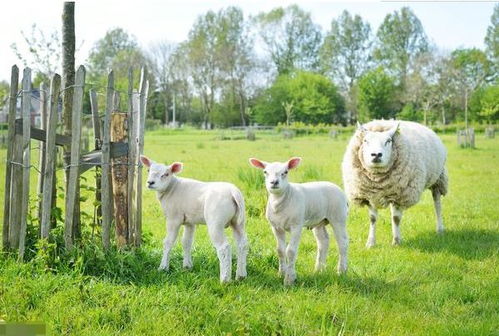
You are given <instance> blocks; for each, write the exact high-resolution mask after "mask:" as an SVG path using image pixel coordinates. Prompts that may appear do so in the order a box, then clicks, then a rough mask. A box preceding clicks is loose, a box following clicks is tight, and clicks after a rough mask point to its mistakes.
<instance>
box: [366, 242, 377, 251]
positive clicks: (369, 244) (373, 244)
mask: <svg viewBox="0 0 499 336" xmlns="http://www.w3.org/2000/svg"><path fill="white" fill-rule="evenodd" d="M375 245H376V243H375V242H372V241H368V242H367V243H366V247H367V248H368V249H370V248H373V247H374V246H375Z"/></svg>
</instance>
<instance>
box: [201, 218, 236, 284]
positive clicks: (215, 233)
mask: <svg viewBox="0 0 499 336" xmlns="http://www.w3.org/2000/svg"><path fill="white" fill-rule="evenodd" d="M206 224H207V225H208V233H209V235H210V238H211V242H212V243H213V246H214V247H215V249H216V250H217V256H218V261H219V263H220V282H223V283H225V282H229V281H230V278H231V273H232V254H231V250H230V245H229V242H228V241H227V237H226V236H225V233H224V226H225V225H223V224H220V223H218V222H212V223H206Z"/></svg>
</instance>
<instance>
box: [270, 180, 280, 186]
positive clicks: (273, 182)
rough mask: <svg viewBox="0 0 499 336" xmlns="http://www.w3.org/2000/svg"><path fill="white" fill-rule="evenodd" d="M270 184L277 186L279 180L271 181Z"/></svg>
mask: <svg viewBox="0 0 499 336" xmlns="http://www.w3.org/2000/svg"><path fill="white" fill-rule="evenodd" d="M270 184H271V185H272V186H274V187H275V186H276V185H278V184H279V181H278V180H274V181H270Z"/></svg>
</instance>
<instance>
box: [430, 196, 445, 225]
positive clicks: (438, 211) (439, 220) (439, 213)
mask: <svg viewBox="0 0 499 336" xmlns="http://www.w3.org/2000/svg"><path fill="white" fill-rule="evenodd" d="M431 195H432V196H433V204H434V205H435V215H436V216H437V233H442V232H444V223H443V220H442V203H441V202H440V197H441V195H440V192H439V191H438V190H437V189H432V191H431Z"/></svg>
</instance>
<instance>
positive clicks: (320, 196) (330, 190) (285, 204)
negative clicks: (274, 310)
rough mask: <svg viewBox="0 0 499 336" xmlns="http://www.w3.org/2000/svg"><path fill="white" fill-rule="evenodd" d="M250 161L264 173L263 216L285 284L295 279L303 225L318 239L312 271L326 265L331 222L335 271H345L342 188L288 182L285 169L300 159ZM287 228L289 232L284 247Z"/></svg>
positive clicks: (346, 251) (346, 261)
mask: <svg viewBox="0 0 499 336" xmlns="http://www.w3.org/2000/svg"><path fill="white" fill-rule="evenodd" d="M249 161H250V164H251V165H253V166H254V167H256V168H260V169H263V173H264V174H265V186H266V188H267V191H268V193H269V198H268V202H267V210H266V217H267V219H268V221H269V222H270V224H271V226H272V231H273V232H274V236H275V238H276V240H277V254H278V256H279V274H280V275H284V284H285V285H291V284H293V282H294V281H295V279H296V270H295V262H296V256H297V252H298V244H299V242H300V238H301V233H302V229H303V228H304V227H306V228H309V229H312V231H313V233H314V236H315V239H316V240H317V259H316V262H315V270H316V271H320V270H322V269H323V268H324V267H325V265H326V256H327V252H328V248H329V235H328V233H327V230H326V225H327V224H328V223H329V224H331V226H332V227H333V231H334V235H335V237H336V242H337V243H338V249H339V255H340V257H339V260H338V272H339V273H343V272H346V270H347V265H348V235H347V231H346V220H347V216H348V203H347V198H346V196H345V194H344V193H343V191H342V190H341V189H340V188H339V187H338V186H336V185H335V184H333V183H330V182H309V183H289V182H288V171H289V170H291V169H293V168H295V167H296V166H298V164H299V163H300V161H301V158H291V159H290V160H289V161H288V162H285V163H281V162H274V163H267V162H264V161H260V160H257V159H253V158H251V159H249ZM286 231H287V232H290V233H291V237H290V240H289V244H288V246H287V247H286Z"/></svg>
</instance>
